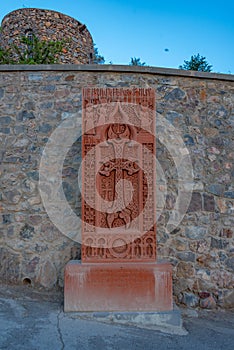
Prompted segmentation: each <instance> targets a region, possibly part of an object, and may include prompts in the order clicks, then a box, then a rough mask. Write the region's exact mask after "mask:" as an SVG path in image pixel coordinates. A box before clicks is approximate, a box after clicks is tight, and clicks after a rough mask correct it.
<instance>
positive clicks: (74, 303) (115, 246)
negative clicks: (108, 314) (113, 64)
mask: <svg viewBox="0 0 234 350" xmlns="http://www.w3.org/2000/svg"><path fill="white" fill-rule="evenodd" d="M82 159H83V161H82V163H83V166H82V179H83V180H82V221H83V224H82V261H81V262H79V261H75V260H74V261H71V262H69V263H68V264H67V266H66V269H65V288H64V295H65V302H64V308H65V310H66V311H150V310H151V311H166V310H172V267H171V265H170V264H168V263H157V261H156V225H155V219H156V205H155V187H156V179H155V170H156V169H155V92H154V90H153V89H142V88H132V89H123V88H106V89H105V88H86V89H84V90H83V138H82Z"/></svg>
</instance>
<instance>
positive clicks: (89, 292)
mask: <svg viewBox="0 0 234 350" xmlns="http://www.w3.org/2000/svg"><path fill="white" fill-rule="evenodd" d="M172 309H173V304H172V268H171V265H170V264H169V263H134V264H132V263H112V264H111V263H108V264H105V263H98V264H91V263H90V264H87V263H85V264H82V263H81V262H79V261H77V260H74V261H70V262H69V263H68V264H67V266H66V269H65V285H64V311H65V312H70V311H73V312H91V311H102V312H105V311H107V312H108V311H109V312H110V311H170V310H172Z"/></svg>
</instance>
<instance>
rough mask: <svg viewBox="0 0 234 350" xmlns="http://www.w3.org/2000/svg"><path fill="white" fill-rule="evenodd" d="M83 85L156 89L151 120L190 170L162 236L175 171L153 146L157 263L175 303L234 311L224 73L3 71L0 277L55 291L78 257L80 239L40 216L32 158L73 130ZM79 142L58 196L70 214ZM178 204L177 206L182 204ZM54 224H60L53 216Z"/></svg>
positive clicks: (231, 145) (75, 204)
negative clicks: (163, 265)
mask: <svg viewBox="0 0 234 350" xmlns="http://www.w3.org/2000/svg"><path fill="white" fill-rule="evenodd" d="M84 86H85V87H87V86H97V87H126V88H127V87H153V88H155V90H156V108H157V116H158V119H159V118H163V119H164V120H167V121H168V122H170V123H171V124H172V126H173V127H174V128H175V130H176V131H177V134H176V133H175V135H172V136H173V137H174V142H175V143H176V142H177V141H176V140H177V137H179V136H178V135H180V137H181V138H182V139H183V140H184V143H185V145H186V148H187V150H188V151H189V154H190V157H191V161H192V166H193V173H194V186H193V192H192V199H191V203H190V205H189V208H188V210H187V212H186V214H185V216H184V218H183V220H182V221H181V223H180V224H179V226H178V227H176V228H175V229H174V230H169V229H168V226H167V223H168V220H169V218H170V216H171V215H172V213H173V215H176V211H175V210H174V209H175V203H176V197H177V196H178V184H177V182H178V181H177V180H178V175H177V173H176V171H177V170H176V167H175V162H174V160H173V157H172V156H171V154H170V152H169V150H168V148H167V146H166V144H164V143H163V141H162V140H157V159H158V162H159V163H160V165H161V167H162V170H163V172H164V176H165V179H166V187H167V194H166V201H165V205H164V208H163V210H162V213H161V216H160V218H159V220H158V222H157V241H158V247H157V251H158V258H159V259H163V258H164V259H166V260H169V261H171V263H172V264H173V280H174V295H175V300H176V301H177V302H181V303H183V304H186V305H188V306H198V305H200V306H202V307H214V306H216V305H219V306H221V307H231V306H232V307H233V306H234V291H233V287H234V274H233V272H234V244H233V239H234V238H233V237H234V229H233V227H234V188H233V175H234V168H233V158H234V151H233V150H234V137H233V126H234V116H233V102H234V100H233V88H234V78H233V76H230V75H218V74H212V73H194V72H186V71H179V70H173V69H162V68H161V69H159V68H158V69H157V68H150V67H128V66H92V65H84V66H76V65H75V66H74V65H72V66H68V65H63V66H61V65H53V66H34V67H29V66H17V67H16V66H12V67H8V68H6V67H5V68H4V67H2V69H1V71H0V107H1V115H0V132H1V149H0V156H1V207H0V208H1V220H0V225H1V226H0V233H1V234H0V240H1V244H0V246H1V248H0V261H1V265H0V278H1V281H2V282H6V283H22V282H23V281H24V282H25V283H27V282H30V281H31V283H32V285H33V286H35V287H40V286H43V287H46V288H55V287H56V286H57V285H60V286H62V285H63V269H64V266H65V264H66V262H68V261H69V260H70V259H74V258H75V259H78V258H79V257H80V245H79V243H77V242H74V240H73V239H71V238H72V237H66V236H65V235H63V234H62V233H61V232H60V231H59V230H58V229H57V228H56V227H55V225H54V224H53V223H52V222H51V220H50V219H49V217H48V215H47V213H46V211H45V209H44V206H43V203H42V200H41V196H40V193H39V190H38V180H39V166H40V160H41V156H42V153H43V150H44V147H45V146H46V144H47V141H48V139H49V138H50V137H51V134H52V132H53V131H54V130H56V128H57V127H58V126H59V125H61V123H65V129H66V128H67V130H68V131H69V129H70V130H72V129H74V128H75V127H78V131H81V130H80V121H81V102H82V101H81V90H82V87H84ZM77 123H78V124H77ZM77 125H78V126H77ZM159 131H160V130H158V132H159ZM66 138H67V136H66V133H65V134H61V143H62V142H63V140H66ZM172 139H173V138H172ZM80 141H81V139H80V137H78V136H77V139H76V141H75V142H74V143H73V145H72V146H71V147H70V149H69V151H68V153H67V156H66V158H65V161H64V164H63V172H62V176H63V190H64V193H65V196H66V200H67V202H68V203H69V204H70V206H71V207H72V209H73V211H74V212H75V213H76V214H77V215H80V191H79V188H78V185H77V173H78V169H79V166H80V162H81V146H80V145H81V143H80ZM170 142H171V141H170ZM56 152H57V153H56ZM60 152H61V150H60V149H59V148H58V149H57V151H55V159H56V157H58V156H59V154H60ZM48 167H49V168H50V169H51V167H52V168H53V167H55V165H54V164H48ZM54 169H56V168H54ZM51 181H53V179H52V180H51ZM54 181H55V180H54ZM187 186H188V187H189V186H192V184H190V183H188V184H187ZM191 189H192V187H191ZM159 191H161V192H162V193H163V194H165V186H164V185H160V186H159ZM45 192H48V193H47V195H48V200H50V196H51V193H50V192H49V190H47V189H45ZM180 205H181V206H182V207H183V200H182V201H181V204H180ZM182 207H180V206H179V207H178V208H176V210H177V211H178V212H179V211H180V210H183V208H182ZM68 215H69V214H68ZM59 220H64V218H62V215H61V218H60V217H59V216H58V221H59Z"/></svg>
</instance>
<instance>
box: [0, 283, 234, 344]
mask: <svg viewBox="0 0 234 350" xmlns="http://www.w3.org/2000/svg"><path fill="white" fill-rule="evenodd" d="M183 319H184V327H185V328H186V329H187V331H188V335H186V336H178V335H176V336H175V335H168V334H165V333H161V332H159V331H151V330H146V329H139V328H135V327H129V326H119V325H111V324H104V323H99V322H96V321H87V320H81V319H77V318H73V317H72V316H71V315H70V314H64V313H63V307H62V295H61V294H60V293H38V292H35V291H33V290H32V289H31V288H30V287H6V286H0V350H5V349H10V350H15V349H19V350H21V349H22V350H47V349H48V350H60V349H61V350H62V349H64V350H73V349H74V350H76V349H77V350H92V349H95V350H99V349H100V350H125V349H126V350H131V349H133V350H137V349H139V350H154V349H155V350H156V349H157V350H166V349H172V350H177V349H180V350H185V349H186V350H193V349H194V350H198V349H199V350H203V349H204V350H216V349H217V350H222V349H225V350H229V349H230V350H231V349H234V310H233V311H228V312H227V311H226V312H224V311H216V312H214V311H212V312H211V311H210V312H207V311H202V312H199V313H198V314H197V313H196V312H195V313H194V312H193V313H192V314H190V316H188V315H187V316H184V317H183Z"/></svg>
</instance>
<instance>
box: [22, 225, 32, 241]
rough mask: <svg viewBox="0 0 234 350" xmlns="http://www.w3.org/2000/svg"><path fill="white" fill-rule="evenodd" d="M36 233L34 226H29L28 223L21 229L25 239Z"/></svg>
mask: <svg viewBox="0 0 234 350" xmlns="http://www.w3.org/2000/svg"><path fill="white" fill-rule="evenodd" d="M34 234H35V231H34V227H32V226H29V225H28V224H26V225H25V226H24V227H23V228H22V229H21V230H20V237H22V238H23V239H31V238H33V236H34Z"/></svg>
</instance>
